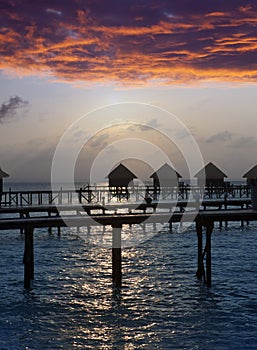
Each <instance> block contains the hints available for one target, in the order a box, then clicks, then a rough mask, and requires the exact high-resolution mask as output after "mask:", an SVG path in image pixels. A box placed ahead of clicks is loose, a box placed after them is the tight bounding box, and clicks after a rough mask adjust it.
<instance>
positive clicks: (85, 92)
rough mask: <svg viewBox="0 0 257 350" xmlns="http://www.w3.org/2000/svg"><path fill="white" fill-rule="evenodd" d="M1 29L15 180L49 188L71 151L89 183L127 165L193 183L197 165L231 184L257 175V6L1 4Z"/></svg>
mask: <svg viewBox="0 0 257 350" xmlns="http://www.w3.org/2000/svg"><path fill="white" fill-rule="evenodd" d="M0 19H1V22H0V23H1V27H0V58H1V59H0V91H1V93H0V144H1V148H0V150H1V151H0V167H1V168H2V169H3V170H4V171H6V172H8V173H9V174H10V178H9V179H10V180H11V181H49V179H51V172H52V170H53V166H54V164H55V163H53V162H54V161H55V159H56V154H58V150H59V149H60V147H59V145H60V143H61V144H62V143H63V142H65V147H64V148H62V152H63V153H64V154H62V159H63V162H64V163H65V164H64V165H66V163H67V166H68V165H69V164H70V163H69V159H70V157H74V155H76V159H75V167H74V169H73V171H74V173H75V174H76V178H77V179H79V180H81V181H85V182H88V181H89V179H88V178H89V177H92V179H91V178H90V180H92V181H101V180H103V179H105V177H106V175H107V174H108V172H109V171H110V169H112V168H113V167H114V166H115V164H117V163H119V162H120V161H123V160H126V159H137V160H138V159H139V160H141V161H142V162H144V163H146V164H148V165H149V166H150V168H149V169H150V170H151V171H152V170H157V169H158V168H159V167H161V166H162V164H163V163H164V162H168V163H170V164H172V165H173V166H174V167H175V168H176V170H177V171H178V172H179V173H180V174H181V175H182V176H184V177H187V176H188V163H190V162H191V163H192V164H190V165H189V168H190V167H191V168H190V170H192V172H194V171H195V173H196V172H197V171H198V170H199V167H200V165H201V162H202V163H203V164H206V163H208V162H210V161H212V162H214V163H215V164H216V165H217V166H218V167H219V168H221V169H222V170H223V171H224V172H225V173H226V174H227V175H228V177H229V178H241V177H242V175H243V174H244V173H245V172H246V171H247V170H249V169H250V168H251V167H252V166H254V165H255V164H257V156H256V153H257V152H256V150H257V134H256V131H257V118H256V117H257V103H256V101H257V84H256V82H257V3H256V2H255V1H245V0H244V1H239V0H233V1H232V0H227V1H224V0H223V1H220V0H216V1H210V0H206V1H198V0H175V1H168V0H158V1H153V0H137V1H135V0H129V1H128V0H124V1H117V0H115V1H114V0H110V1H104V0H69V1H67V0H62V1H60V0H58V1H57V0H51V1H48V0H44V1H26V0H10V1H9V0H2V1H1V4H0ZM169 114H170V119H169V118H167V116H168V115H169ZM176 123H177V124H176ZM189 134H190V135H189ZM189 137H191V138H193V139H194V140H195V142H196V146H194V147H195V154H191V151H192V150H190V147H189V148H187V149H186V150H183V147H184V146H185V144H186V143H187V140H188V139H189ZM196 148H197V149H198V148H199V152H200V158H201V159H200V158H199V155H198V154H197V155H196ZM75 149H76V150H75ZM192 152H193V151H192ZM197 152H198V151H197ZM195 157H198V158H199V159H197V160H196V161H195V163H194V164H193V162H194V159H195ZM71 163H72V164H74V160H73V161H72V162H71ZM130 164H132V163H130ZM67 166H66V167H65V166H64V167H63V171H62V172H63V174H64V173H65V171H67V170H66V168H67ZM131 170H133V169H131ZM150 170H149V171H150ZM189 172H190V171H189ZM92 174H94V176H93V175H92ZM64 179H65V176H64Z"/></svg>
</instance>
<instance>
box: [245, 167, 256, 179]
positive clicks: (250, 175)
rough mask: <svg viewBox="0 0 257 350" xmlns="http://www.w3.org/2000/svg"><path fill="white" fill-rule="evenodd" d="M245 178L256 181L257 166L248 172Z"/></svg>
mask: <svg viewBox="0 0 257 350" xmlns="http://www.w3.org/2000/svg"><path fill="white" fill-rule="evenodd" d="M243 177H246V178H247V179H256V178H257V165H255V166H254V167H252V168H251V169H250V170H248V171H247V172H246V173H245V174H244V175H243Z"/></svg>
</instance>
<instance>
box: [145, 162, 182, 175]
mask: <svg viewBox="0 0 257 350" xmlns="http://www.w3.org/2000/svg"><path fill="white" fill-rule="evenodd" d="M174 175H176V177H177V178H181V177H182V176H181V175H180V174H179V173H178V172H177V171H176V170H175V169H174V168H172V167H171V166H170V165H169V164H167V163H165V164H163V165H162V166H161V167H160V168H159V169H158V170H156V171H155V172H154V173H153V174H152V175H151V176H150V177H151V178H156V177H158V178H159V177H160V178H169V177H172V176H174Z"/></svg>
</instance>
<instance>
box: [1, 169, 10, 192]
mask: <svg viewBox="0 0 257 350" xmlns="http://www.w3.org/2000/svg"><path fill="white" fill-rule="evenodd" d="M5 177H9V174H7V173H6V172H5V171H3V170H2V169H1V168H0V193H2V192H3V187H4V183H3V179H4V178H5Z"/></svg>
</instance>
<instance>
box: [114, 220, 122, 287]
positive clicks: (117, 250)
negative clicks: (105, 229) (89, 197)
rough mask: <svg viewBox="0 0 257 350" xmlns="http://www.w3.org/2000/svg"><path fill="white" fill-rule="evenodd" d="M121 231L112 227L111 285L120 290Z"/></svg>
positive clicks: (119, 227)
mask: <svg viewBox="0 0 257 350" xmlns="http://www.w3.org/2000/svg"><path fill="white" fill-rule="evenodd" d="M121 229H122V225H120V226H114V225H113V226H112V283H113V286H114V287H116V288H121V282H122V269H121Z"/></svg>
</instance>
